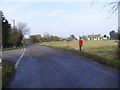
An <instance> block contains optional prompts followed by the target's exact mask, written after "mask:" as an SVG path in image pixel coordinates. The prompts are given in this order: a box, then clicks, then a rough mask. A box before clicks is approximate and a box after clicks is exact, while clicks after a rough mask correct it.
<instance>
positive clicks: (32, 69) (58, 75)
mask: <svg viewBox="0 0 120 90" xmlns="http://www.w3.org/2000/svg"><path fill="white" fill-rule="evenodd" d="M22 51H23V50H21V49H19V50H10V51H4V52H3V59H7V60H10V61H12V62H13V63H14V64H15V63H16V62H17V60H18V59H19V57H20V55H21V54H22ZM117 87H118V72H117V71H116V70H114V69H111V68H108V67H106V66H103V65H101V64H98V63H96V62H94V61H93V60H91V59H89V58H86V57H84V56H79V55H75V54H72V53H68V52H64V51H61V50H56V49H52V48H48V47H45V46H38V45H30V46H28V47H27V48H26V51H25V54H24V55H23V57H22V59H21V61H20V63H19V65H18V68H17V69H16V74H15V77H14V78H13V81H12V82H11V83H10V85H9V88H117Z"/></svg>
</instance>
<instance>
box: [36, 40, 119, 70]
mask: <svg viewBox="0 0 120 90" xmlns="http://www.w3.org/2000/svg"><path fill="white" fill-rule="evenodd" d="M38 45H43V46H48V47H52V48H56V49H62V50H64V51H70V52H73V53H76V54H79V55H84V56H87V57H89V58H92V59H94V60H95V61H97V62H99V63H101V64H104V65H107V66H110V67H114V68H117V69H120V60H118V58H117V43H116V42H115V41H114V40H105V41H84V45H83V47H82V51H79V43H78V41H70V42H68V46H69V47H67V43H66V41H59V42H45V43H41V44H38Z"/></svg>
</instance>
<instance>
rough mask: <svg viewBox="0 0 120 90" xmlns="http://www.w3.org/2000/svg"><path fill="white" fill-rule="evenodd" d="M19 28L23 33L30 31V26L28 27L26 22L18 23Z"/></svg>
mask: <svg viewBox="0 0 120 90" xmlns="http://www.w3.org/2000/svg"><path fill="white" fill-rule="evenodd" d="M17 29H18V30H19V31H21V32H22V34H23V35H26V34H29V33H30V28H28V27H27V24H26V23H18V25H17Z"/></svg>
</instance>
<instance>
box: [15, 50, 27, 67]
mask: <svg viewBox="0 0 120 90" xmlns="http://www.w3.org/2000/svg"><path fill="white" fill-rule="evenodd" d="M25 51H26V48H25V49H23V53H22V55H21V56H20V58H19V59H18V61H17V62H16V64H15V68H17V67H18V65H19V63H20V61H21V60H22V58H23V56H24V54H25Z"/></svg>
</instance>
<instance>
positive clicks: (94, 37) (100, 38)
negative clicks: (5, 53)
mask: <svg viewBox="0 0 120 90" xmlns="http://www.w3.org/2000/svg"><path fill="white" fill-rule="evenodd" d="M82 38H83V40H103V36H102V35H101V34H98V35H94V34H93V35H87V36H85V35H84V36H83V37H82Z"/></svg>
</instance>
